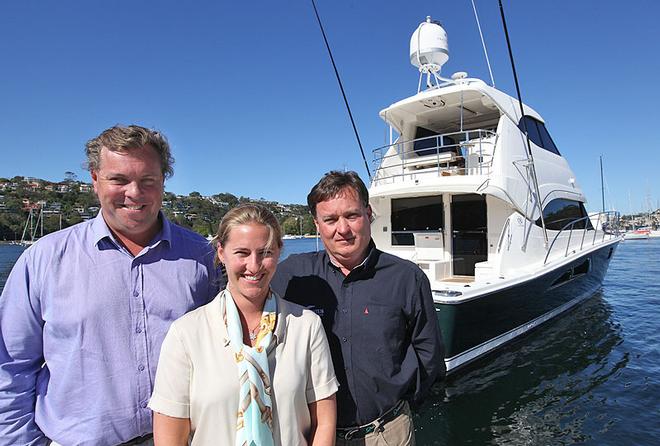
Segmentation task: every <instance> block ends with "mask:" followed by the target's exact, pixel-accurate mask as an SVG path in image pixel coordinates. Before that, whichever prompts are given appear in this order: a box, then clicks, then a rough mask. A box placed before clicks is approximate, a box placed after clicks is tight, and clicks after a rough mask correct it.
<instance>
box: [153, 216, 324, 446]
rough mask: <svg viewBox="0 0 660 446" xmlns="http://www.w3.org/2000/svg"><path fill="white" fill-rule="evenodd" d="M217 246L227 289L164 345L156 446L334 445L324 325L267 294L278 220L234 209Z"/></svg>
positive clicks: (180, 323)
mask: <svg viewBox="0 0 660 446" xmlns="http://www.w3.org/2000/svg"><path fill="white" fill-rule="evenodd" d="M214 243H215V245H216V249H217V258H218V259H219V261H221V262H222V263H223V264H224V266H225V270H226V272H227V279H228V285H227V288H226V289H224V290H223V291H221V292H220V293H219V294H218V296H217V297H216V298H215V299H214V300H213V301H212V302H210V303H209V304H207V305H205V306H203V307H200V308H198V309H197V310H194V311H192V312H190V313H188V314H186V315H185V316H183V317H181V318H180V319H178V320H177V321H175V322H174V324H172V326H171V328H170V331H169V332H168V334H167V336H166V338H165V341H164V342H163V346H162V349H161V354H160V360H159V363H158V369H157V372H156V382H155V386H154V392H153V395H152V397H151V401H150V402H149V407H150V408H151V409H152V410H153V411H154V441H155V444H156V445H157V446H161V445H163V446H166V445H167V446H169V445H187V444H188V442H189V440H190V441H191V444H192V445H211V444H213V445H239V446H240V445H248V446H252V445H256V446H268V445H283V446H290V445H314V446H319V445H333V444H334V439H335V424H336V405H335V396H334V394H335V392H336V391H337V379H336V378H335V374H334V370H333V366H332V360H331V358H330V351H329V348H328V343H327V340H326V337H325V332H324V330H323V327H322V325H321V320H320V319H319V317H318V316H317V315H316V314H314V313H313V312H311V311H309V310H306V309H304V308H303V307H301V306H298V305H295V304H293V303H290V302H287V301H284V300H282V299H281V298H280V297H279V296H277V295H276V294H275V293H273V292H272V291H271V290H270V281H271V279H272V277H273V275H274V273H275V269H276V267H277V261H278V259H279V255H280V251H281V248H282V231H281V229H280V226H279V224H278V222H277V220H276V218H275V217H274V216H273V214H272V213H271V212H270V211H269V210H268V209H266V208H265V207H263V206H261V205H257V204H244V205H240V206H238V207H235V208H234V209H232V210H230V211H229V212H228V213H227V214H226V215H225V217H224V218H223V219H222V222H221V223H220V226H219V228H218V233H217V235H216V237H215V239H214Z"/></svg>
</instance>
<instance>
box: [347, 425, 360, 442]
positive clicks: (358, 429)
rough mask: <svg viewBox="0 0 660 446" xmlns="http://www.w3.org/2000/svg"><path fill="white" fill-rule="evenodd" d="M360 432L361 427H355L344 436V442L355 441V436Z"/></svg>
mask: <svg viewBox="0 0 660 446" xmlns="http://www.w3.org/2000/svg"><path fill="white" fill-rule="evenodd" d="M359 431H360V428H359V427H355V428H353V429H351V430H349V431H348V432H346V433H345V434H344V440H351V439H353V435H355V434H357V433H358V432H359Z"/></svg>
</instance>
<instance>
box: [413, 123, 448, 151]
mask: <svg viewBox="0 0 660 446" xmlns="http://www.w3.org/2000/svg"><path fill="white" fill-rule="evenodd" d="M431 136H437V138H431ZM420 138H428V139H422V140H421V141H417V139H420ZM415 140H416V141H415V142H414V143H413V150H414V151H415V153H416V154H417V155H418V156H426V155H435V154H437V153H442V152H452V151H455V150H456V146H455V144H456V141H453V140H452V139H451V138H449V137H447V136H440V135H439V134H438V133H437V132H434V131H433V130H429V129H426V128H424V127H417V130H416V131H415Z"/></svg>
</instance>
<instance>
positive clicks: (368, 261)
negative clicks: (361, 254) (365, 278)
mask: <svg viewBox="0 0 660 446" xmlns="http://www.w3.org/2000/svg"><path fill="white" fill-rule="evenodd" d="M377 251H378V250H377V249H376V244H375V243H374V241H373V239H371V240H369V246H367V256H366V257H365V258H364V260H362V262H360V264H359V265H356V266H355V267H354V268H353V269H352V270H351V272H353V271H358V270H361V269H365V268H371V267H373V266H374V264H375V262H376V260H377V257H378V256H377V254H376V252H377ZM324 252H325V256H326V259H327V261H328V264H329V265H330V266H331V267H332V268H335V269H338V270H340V271H341V267H340V266H339V265H335V263H334V262H333V261H332V258H331V257H330V254H328V251H324Z"/></svg>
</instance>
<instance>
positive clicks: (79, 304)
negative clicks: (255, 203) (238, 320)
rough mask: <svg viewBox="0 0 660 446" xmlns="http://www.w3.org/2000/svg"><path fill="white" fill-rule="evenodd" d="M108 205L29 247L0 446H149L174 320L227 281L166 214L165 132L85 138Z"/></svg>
mask: <svg viewBox="0 0 660 446" xmlns="http://www.w3.org/2000/svg"><path fill="white" fill-rule="evenodd" d="M86 152H87V160H88V166H89V170H90V172H91V176H92V181H93V184H94V190H95V191H96V194H97V195H98V198H99V201H100V202H101V211H100V212H99V215H98V216H97V217H96V218H95V219H93V220H89V221H87V222H84V223H80V224H78V225H75V226H72V227H70V228H67V229H64V230H61V231H58V232H56V233H53V234H50V235H48V236H46V237H44V238H42V239H41V240H39V241H38V242H37V243H36V244H34V245H33V246H32V247H30V248H29V249H27V250H26V251H25V252H24V253H23V255H21V257H20V258H19V260H18V261H17V263H16V265H15V266H14V268H13V270H12V272H11V274H10V275H9V278H8V280H7V283H6V284H5V288H4V290H3V292H2V296H1V297H0V445H42V444H43V445H48V444H53V445H57V444H61V445H67V446H68V445H108V446H110V445H120V444H124V445H128V444H131V445H137V444H151V442H152V440H151V431H152V425H151V411H150V410H149V409H148V408H147V402H148V400H149V397H150V396H151V391H152V386H153V379H154V375H155V372H156V365H157V361H158V355H159V353H160V346H161V342H162V340H163V338H164V336H165V334H166V332H167V330H168V328H169V326H170V323H171V322H172V321H173V320H174V319H176V318H178V317H179V316H182V315H183V314H184V313H186V312H188V311H190V310H191V309H193V308H196V307H198V306H200V305H203V304H205V303H207V302H208V301H210V300H211V299H212V298H213V297H214V296H215V294H216V293H217V291H218V288H219V287H220V286H221V285H223V284H222V283H220V282H221V281H222V280H223V279H222V278H221V275H219V274H218V271H217V269H216V268H215V266H214V263H213V249H212V248H211V246H209V244H208V243H207V242H206V240H205V239H204V238H203V237H201V236H199V235H197V234H195V233H193V232H191V231H188V230H186V229H183V228H181V227H179V226H176V225H174V224H172V223H170V222H169V221H168V220H167V219H166V218H165V216H164V215H163V213H162V212H160V208H161V204H162V197H163V190H164V180H165V178H167V177H169V176H171V175H172V172H173V171H172V162H173V160H172V157H171V155H170V149H169V145H168V143H167V141H166V139H165V138H164V137H163V135H161V134H160V133H158V132H156V131H152V130H148V129H146V128H143V127H139V126H128V127H123V126H116V127H113V128H110V129H108V130H106V131H104V132H103V133H101V135H99V136H98V137H96V138H94V139H92V140H90V141H89V142H88V143H87V148H86Z"/></svg>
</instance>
